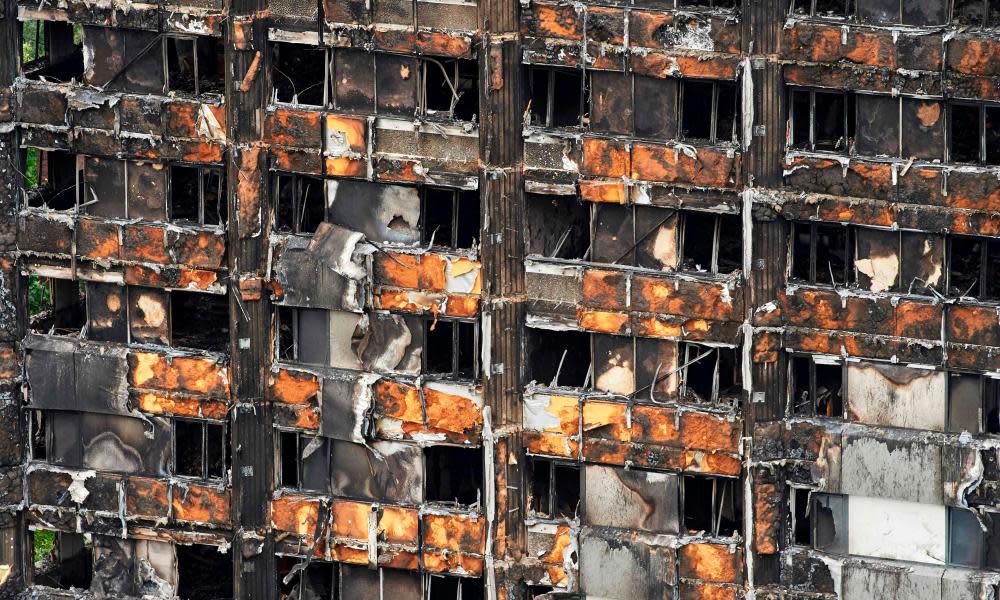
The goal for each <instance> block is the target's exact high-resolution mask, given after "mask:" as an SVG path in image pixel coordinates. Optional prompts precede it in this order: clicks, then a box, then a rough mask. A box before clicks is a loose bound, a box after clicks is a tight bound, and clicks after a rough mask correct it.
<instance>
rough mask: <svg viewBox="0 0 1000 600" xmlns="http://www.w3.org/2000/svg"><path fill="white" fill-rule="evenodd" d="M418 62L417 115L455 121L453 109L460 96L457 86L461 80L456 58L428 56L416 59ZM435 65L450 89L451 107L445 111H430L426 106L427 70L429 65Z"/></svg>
mask: <svg viewBox="0 0 1000 600" xmlns="http://www.w3.org/2000/svg"><path fill="white" fill-rule="evenodd" d="M418 60H419V61H420V68H419V69H417V73H418V77H419V79H418V80H417V114H418V115H419V116H422V117H436V116H441V115H443V116H444V117H445V118H447V119H451V120H454V119H455V107H456V106H458V102H459V98H460V95H459V93H458V84H459V81H460V78H461V71H460V68H459V67H460V64H459V60H460V59H457V58H446V57H440V59H438V58H433V57H430V56H421V57H418ZM431 64H433V65H435V66H436V67H437V68H438V69H440V71H441V73H442V74H443V75H444V76H445V79H447V80H448V82H449V83H450V87H451V92H452V98H451V105H450V106H449V108H448V109H447V110H440V109H432V108H428V106H427V82H428V79H429V75H428V68H429V65H431ZM449 67H451V71H452V72H451V75H450V76H449V74H448V70H449Z"/></svg>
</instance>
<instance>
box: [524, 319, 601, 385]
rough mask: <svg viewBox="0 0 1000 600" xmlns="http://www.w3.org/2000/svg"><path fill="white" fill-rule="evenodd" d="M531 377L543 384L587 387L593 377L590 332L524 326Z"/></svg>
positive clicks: (527, 360)
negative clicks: (591, 375)
mask: <svg viewBox="0 0 1000 600" xmlns="http://www.w3.org/2000/svg"><path fill="white" fill-rule="evenodd" d="M524 343H525V354H526V355H527V356H526V360H525V364H527V365H528V371H529V372H528V380H529V381H534V382H535V383H536V384H538V385H541V386H553V387H555V386H559V387H585V386H586V385H587V383H588V380H589V379H590V377H589V376H588V375H589V373H590V366H591V365H590V360H591V359H590V334H589V333H584V332H580V331H550V330H547V329H533V328H530V327H529V328H526V329H525V342H524Z"/></svg>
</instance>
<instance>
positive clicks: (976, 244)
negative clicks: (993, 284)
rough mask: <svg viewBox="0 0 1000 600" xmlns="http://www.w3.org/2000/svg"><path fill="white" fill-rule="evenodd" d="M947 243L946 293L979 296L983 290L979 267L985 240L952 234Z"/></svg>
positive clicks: (981, 261) (984, 248)
mask: <svg viewBox="0 0 1000 600" xmlns="http://www.w3.org/2000/svg"><path fill="white" fill-rule="evenodd" d="M948 244H949V252H948V295H949V296H969V297H973V298H977V297H979V296H980V295H981V294H982V290H983V285H982V283H983V282H982V277H981V267H982V264H983V254H984V253H985V250H986V246H985V244H986V240H984V239H982V238H974V237H963V236H953V237H951V238H950V239H949V241H948Z"/></svg>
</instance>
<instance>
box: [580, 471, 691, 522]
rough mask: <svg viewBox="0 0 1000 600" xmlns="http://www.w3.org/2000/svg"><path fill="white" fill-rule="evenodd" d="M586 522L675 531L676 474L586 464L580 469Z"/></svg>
mask: <svg viewBox="0 0 1000 600" xmlns="http://www.w3.org/2000/svg"><path fill="white" fill-rule="evenodd" d="M583 481H584V490H585V492H584V518H583V522H584V523H585V524H587V525H595V526H603V527H615V528H618V529H635V530H639V531H648V532H651V533H678V532H679V530H680V529H679V520H678V508H679V507H678V487H677V476H676V475H675V474H672V473H655V472H652V471H642V470H638V469H629V470H625V469H619V468H616V467H606V466H599V465H588V466H587V467H585V468H584V470H583Z"/></svg>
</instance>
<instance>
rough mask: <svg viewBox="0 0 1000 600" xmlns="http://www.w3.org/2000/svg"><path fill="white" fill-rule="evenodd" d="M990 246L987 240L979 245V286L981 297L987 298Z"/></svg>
mask: <svg viewBox="0 0 1000 600" xmlns="http://www.w3.org/2000/svg"><path fill="white" fill-rule="evenodd" d="M989 246H990V245H989V243H988V242H987V241H986V240H985V239H984V240H983V241H982V243H980V244H979V283H978V286H977V287H978V288H979V294H978V296H979V297H986V295H987V287H986V281H987V279H986V275H987V266H988V265H989V262H988V260H987V259H988V258H989V254H988V251H989Z"/></svg>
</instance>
